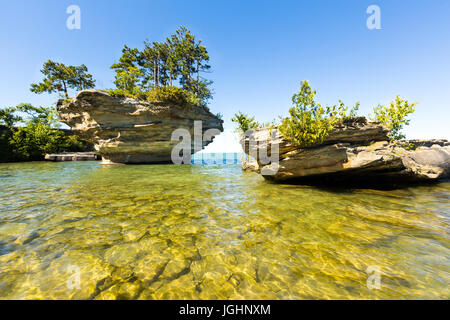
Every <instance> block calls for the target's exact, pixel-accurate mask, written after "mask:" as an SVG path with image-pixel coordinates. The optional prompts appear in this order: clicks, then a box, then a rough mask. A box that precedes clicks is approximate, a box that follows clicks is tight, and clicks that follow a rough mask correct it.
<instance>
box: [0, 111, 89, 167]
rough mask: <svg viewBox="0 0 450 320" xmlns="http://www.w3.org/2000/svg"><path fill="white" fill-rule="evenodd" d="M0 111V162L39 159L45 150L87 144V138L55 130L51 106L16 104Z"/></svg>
mask: <svg viewBox="0 0 450 320" xmlns="http://www.w3.org/2000/svg"><path fill="white" fill-rule="evenodd" d="M5 110H6V111H5ZM0 111H2V112H0V121H1V123H3V124H5V125H4V126H1V127H0V146H1V150H2V152H1V154H0V162H11V161H33V160H43V159H44V156H45V154H46V153H55V152H68V151H73V152H76V151H84V150H86V149H87V148H88V146H89V143H88V142H87V141H84V140H82V139H80V138H78V137H77V136H67V135H66V134H65V133H64V132H63V131H61V130H58V129H55V127H56V126H57V122H56V112H55V110H54V109H47V108H42V107H34V106H32V105H31V104H20V105H18V106H16V107H14V108H7V109H2V110H0ZM11 119H13V120H11ZM17 124H22V126H20V127H17V126H16V125H17Z"/></svg>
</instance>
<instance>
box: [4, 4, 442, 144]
mask: <svg viewBox="0 0 450 320" xmlns="http://www.w3.org/2000/svg"><path fill="white" fill-rule="evenodd" d="M0 1H1V4H0V43H1V50H0V70H1V77H0V107H6V106H14V105H17V104H19V103H21V102H30V103H33V104H35V105H43V106H44V105H49V104H51V103H52V102H54V101H55V100H56V96H55V95H53V96H51V95H47V94H43V95H35V94H32V93H31V92H29V87H30V84H31V83H33V82H37V81H39V80H40V79H41V75H40V72H39V70H40V68H41V67H42V64H43V63H44V62H45V61H46V60H47V59H52V60H57V61H60V62H64V63H66V64H72V65H79V64H82V63H84V64H86V65H87V66H88V68H89V71H90V72H91V73H92V74H93V75H94V78H95V79H96V80H97V85H98V87H100V88H110V87H113V84H112V81H113V79H114V75H113V72H112V71H111V70H110V69H109V67H110V65H111V64H113V63H114V62H115V61H116V60H117V59H118V58H119V56H120V53H121V49H122V47H123V45H124V44H127V45H128V46H132V47H140V46H141V45H142V42H143V41H144V40H145V39H146V38H149V39H150V40H156V41H159V40H163V39H164V38H165V37H167V36H168V35H170V34H171V33H173V32H174V31H175V29H176V28H177V27H178V26H180V25H184V26H186V27H188V28H189V29H191V30H192V32H193V33H194V34H195V35H196V36H197V37H198V38H200V39H202V40H203V43H204V44H205V45H206V46H207V48H208V50H209V53H210V56H211V64H212V66H213V69H212V70H213V73H212V74H210V75H209V76H210V78H211V79H212V80H214V82H215V83H214V91H215V93H216V94H215V98H214V100H213V101H212V102H211V105H210V108H211V110H212V111H213V112H221V113H222V114H223V115H224V120H225V128H226V131H227V132H226V133H225V134H224V135H223V136H222V137H221V138H219V139H218V140H217V143H216V144H215V145H211V146H212V148H210V149H211V150H217V151H219V150H224V151H231V150H230V149H234V148H236V146H237V145H236V143H235V142H233V141H232V140H233V139H232V136H233V134H232V132H231V131H232V130H233V128H234V125H233V124H232V123H231V122H230V118H231V117H232V116H233V114H234V113H235V112H237V111H238V110H241V111H243V112H245V113H248V114H251V115H255V116H256V117H257V119H258V120H260V121H270V120H272V119H273V118H275V117H277V116H278V115H286V114H287V111H288V108H289V107H290V98H291V96H292V94H293V93H294V92H295V91H297V90H298V89H299V83H300V81H301V80H304V79H308V80H310V83H311V85H312V86H313V87H314V88H315V89H317V91H318V98H319V101H320V102H322V103H323V104H332V103H335V102H337V100H338V99H342V100H344V102H346V103H347V104H354V103H355V102H356V101H360V102H361V105H362V106H361V111H360V112H361V113H362V114H368V113H369V112H370V110H371V109H372V108H373V107H374V106H376V105H377V104H379V103H383V104H385V103H388V102H389V101H390V100H391V99H392V98H393V97H394V96H395V95H396V94H400V95H402V96H404V97H406V98H408V99H409V100H413V101H418V102H419V103H420V104H419V105H418V107H417V111H416V113H415V115H414V116H413V117H412V121H411V125H410V127H408V128H407V129H406V130H405V132H406V134H407V137H408V138H447V139H450V129H449V128H450V126H449V119H450V19H449V16H450V1H448V0H434V1H433V0H428V1H425V0H414V1H409V0H395V1H393V0H391V1H380V0H371V1H365V0H358V1H356V0H345V1H336V0H330V1H325V0H308V1H306V0H303V1H302V0H296V1H261V0H258V1H243V0H240V1H231V0H227V1H218V0H217V1H216V0H209V1H206V0H205V1H198V0H197V1H188V0H184V1H168V0H166V1H151V0H145V1H138V0H129V1H106V0H105V1H103V0H71V1H65V0H42V1H32V0H14V1H5V0H0ZM71 4H75V5H78V6H79V7H80V8H81V30H68V29H67V28H66V20H67V18H68V16H69V15H68V14H67V13H66V9H67V7H68V6H69V5H71ZM371 4H376V5H378V6H379V7H380V8H381V27H382V29H381V30H369V29H368V28H367V27H366V20H367V18H368V16H369V15H368V14H367V13H366V9H367V7H368V6H369V5H371Z"/></svg>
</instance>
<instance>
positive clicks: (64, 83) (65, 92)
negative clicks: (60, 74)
mask: <svg viewBox="0 0 450 320" xmlns="http://www.w3.org/2000/svg"><path fill="white" fill-rule="evenodd" d="M62 83H63V86H64V94H65V96H66V99H67V100H69V94H68V93H67V86H66V82H65V81H64V80H63V82H62Z"/></svg>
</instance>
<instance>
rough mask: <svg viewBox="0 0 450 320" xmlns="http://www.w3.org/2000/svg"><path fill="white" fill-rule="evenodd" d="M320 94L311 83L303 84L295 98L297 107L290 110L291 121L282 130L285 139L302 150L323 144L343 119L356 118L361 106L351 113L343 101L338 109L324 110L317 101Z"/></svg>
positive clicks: (285, 123) (335, 107)
mask: <svg viewBox="0 0 450 320" xmlns="http://www.w3.org/2000/svg"><path fill="white" fill-rule="evenodd" d="M315 96H316V91H315V90H312V89H311V87H310V86H309V83H308V81H303V82H302V83H301V89H300V91H299V92H298V93H296V94H294V95H293V97H292V103H293V104H294V106H293V107H292V108H291V109H289V114H290V117H289V118H285V119H284V120H283V122H282V124H281V125H280V126H279V130H280V131H281V133H282V134H283V136H284V137H285V138H286V139H287V140H289V141H291V142H292V143H294V144H296V145H298V146H300V147H310V146H312V145H315V144H320V143H322V142H323V141H324V140H325V138H326V137H327V136H328V135H329V133H330V131H331V130H332V129H333V128H334V126H335V125H336V123H337V122H338V120H339V118H343V119H346V118H351V117H354V116H356V111H357V110H358V108H359V103H357V104H356V105H355V107H354V108H353V109H351V110H350V112H349V113H347V111H348V107H346V106H345V104H344V103H343V102H342V101H339V104H338V105H334V106H331V107H330V106H326V107H323V106H322V105H321V104H320V103H318V102H316V101H315Z"/></svg>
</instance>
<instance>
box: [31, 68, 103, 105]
mask: <svg viewBox="0 0 450 320" xmlns="http://www.w3.org/2000/svg"><path fill="white" fill-rule="evenodd" d="M41 72H42V74H43V75H44V76H45V78H44V80H43V81H42V82H40V83H34V84H32V85H31V92H34V93H43V92H48V93H53V92H58V93H64V96H65V98H66V99H69V94H68V89H76V90H78V91H81V90H84V89H90V88H94V86H95V80H93V79H92V75H91V74H89V73H88V69H87V67H86V66H85V65H84V64H82V65H81V66H79V67H76V66H66V65H65V64H63V63H58V62H54V61H51V60H48V61H47V62H46V63H44V67H43V69H42V70H41Z"/></svg>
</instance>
